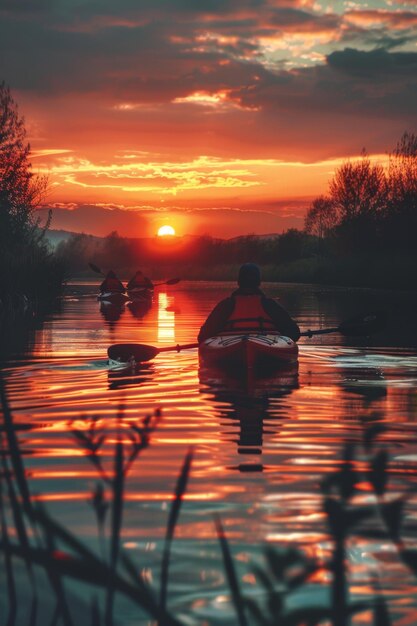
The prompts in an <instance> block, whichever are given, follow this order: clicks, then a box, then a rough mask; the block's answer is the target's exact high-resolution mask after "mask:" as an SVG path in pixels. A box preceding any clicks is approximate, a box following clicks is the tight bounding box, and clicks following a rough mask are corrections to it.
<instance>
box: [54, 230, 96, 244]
mask: <svg viewBox="0 0 417 626" xmlns="http://www.w3.org/2000/svg"><path fill="white" fill-rule="evenodd" d="M80 234H81V233H76V232H72V231H70V230H47V231H46V233H45V239H46V240H47V242H48V243H49V244H50V246H51V247H52V248H56V247H57V245H58V244H60V243H61V241H67V239H69V238H70V237H72V236H73V235H80ZM85 234H87V233H85ZM89 237H92V239H93V240H94V241H99V240H100V239H103V237H96V236H95V235H89Z"/></svg>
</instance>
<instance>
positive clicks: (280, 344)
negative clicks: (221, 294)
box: [199, 333, 298, 370]
mask: <svg viewBox="0 0 417 626" xmlns="http://www.w3.org/2000/svg"><path fill="white" fill-rule="evenodd" d="M199 354H200V358H201V360H202V361H203V362H204V363H206V364H208V365H217V366H219V367H224V368H236V369H241V370H249V369H258V370H260V369H263V368H264V369H268V368H269V369H270V368H274V367H279V366H281V365H286V364H288V363H291V362H294V361H296V360H297V356H298V346H297V344H296V343H295V341H293V340H292V339H290V338H289V337H284V336H283V335H279V334H277V333H275V334H267V335H266V334H261V333H246V334H242V335H236V334H234V335H226V334H222V335H216V336H215V337H210V338H209V339H206V341H203V342H202V343H201V344H200V346H199Z"/></svg>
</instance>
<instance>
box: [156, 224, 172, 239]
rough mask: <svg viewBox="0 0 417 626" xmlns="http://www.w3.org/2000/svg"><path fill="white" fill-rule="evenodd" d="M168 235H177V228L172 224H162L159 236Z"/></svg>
mask: <svg viewBox="0 0 417 626" xmlns="http://www.w3.org/2000/svg"><path fill="white" fill-rule="evenodd" d="M166 235H171V236H172V235H175V230H174V229H173V228H172V226H161V228H160V229H159V230H158V237H165V236H166Z"/></svg>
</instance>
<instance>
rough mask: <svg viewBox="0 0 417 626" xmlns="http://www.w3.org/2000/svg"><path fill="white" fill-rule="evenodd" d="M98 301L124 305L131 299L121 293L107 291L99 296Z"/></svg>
mask: <svg viewBox="0 0 417 626" xmlns="http://www.w3.org/2000/svg"><path fill="white" fill-rule="evenodd" d="M97 300H99V301H100V302H110V303H111V304H124V303H125V302H127V301H128V300H129V297H128V296H126V295H125V294H124V293H120V291H105V292H104V293H100V294H99V295H98V296H97Z"/></svg>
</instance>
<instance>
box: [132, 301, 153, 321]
mask: <svg viewBox="0 0 417 626" xmlns="http://www.w3.org/2000/svg"><path fill="white" fill-rule="evenodd" d="M151 306H152V299H151V298H148V299H146V300H145V299H143V300H142V299H141V300H132V301H131V302H128V303H127V308H128V309H129V311H130V312H131V314H132V315H133V317H136V318H137V319H141V318H142V317H144V316H145V315H146V313H147V312H148V311H149V309H150V308H151Z"/></svg>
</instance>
